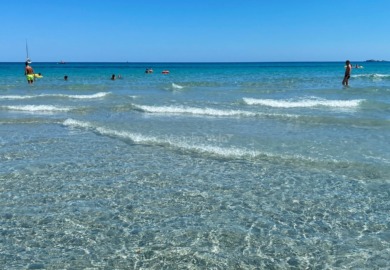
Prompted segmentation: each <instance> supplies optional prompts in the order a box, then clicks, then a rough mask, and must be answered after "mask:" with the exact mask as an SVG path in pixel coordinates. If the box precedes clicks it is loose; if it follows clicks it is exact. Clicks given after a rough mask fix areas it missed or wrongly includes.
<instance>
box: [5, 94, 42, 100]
mask: <svg viewBox="0 0 390 270" xmlns="http://www.w3.org/2000/svg"><path fill="white" fill-rule="evenodd" d="M35 97H37V96H15V95H11V96H0V99H30V98H35Z"/></svg>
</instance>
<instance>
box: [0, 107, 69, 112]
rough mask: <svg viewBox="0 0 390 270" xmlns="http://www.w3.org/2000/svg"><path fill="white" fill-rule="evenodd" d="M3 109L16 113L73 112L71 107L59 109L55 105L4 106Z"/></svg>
mask: <svg viewBox="0 0 390 270" xmlns="http://www.w3.org/2000/svg"><path fill="white" fill-rule="evenodd" d="M3 108H5V109H8V110H14V111H28V112H67V111H70V110H72V108H70V107H58V106H53V105H17V106H3Z"/></svg>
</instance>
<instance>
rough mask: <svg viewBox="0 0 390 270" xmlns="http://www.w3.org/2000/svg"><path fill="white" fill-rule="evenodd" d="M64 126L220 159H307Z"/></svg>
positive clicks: (82, 125) (75, 123)
mask: <svg viewBox="0 0 390 270" xmlns="http://www.w3.org/2000/svg"><path fill="white" fill-rule="evenodd" d="M63 124H64V125H65V126H69V127H74V128H83V129H89V130H93V131H94V132H97V133H99V134H101V135H105V136H112V137H117V138H121V139H126V140H131V141H133V142H134V143H137V144H146V145H149V144H154V145H167V146H169V147H172V148H177V149H181V150H186V151H195V152H198V153H202V154H208V155H216V156H220V157H228V158H256V157H271V158H274V157H276V158H283V159H291V158H299V159H306V160H311V159H307V158H304V157H301V156H295V157H292V156H291V157H290V156H282V157H281V156H278V155H275V154H271V153H266V152H261V151H257V150H250V149H246V148H238V147H220V146H215V145H207V144H202V143H200V142H199V140H195V143H192V141H193V140H190V139H189V140H185V139H178V138H177V137H176V136H174V137H172V136H161V137H156V136H147V135H143V134H140V133H133V132H129V131H120V130H115V129H110V128H106V127H100V126H97V125H95V124H92V123H90V122H83V121H78V120H74V119H67V120H65V121H64V123H63Z"/></svg>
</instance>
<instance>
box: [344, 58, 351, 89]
mask: <svg viewBox="0 0 390 270" xmlns="http://www.w3.org/2000/svg"><path fill="white" fill-rule="evenodd" d="M345 65H346V67H345V74H344V79H343V85H345V86H348V80H349V78H350V77H351V70H352V65H351V62H350V61H349V60H347V61H345Z"/></svg>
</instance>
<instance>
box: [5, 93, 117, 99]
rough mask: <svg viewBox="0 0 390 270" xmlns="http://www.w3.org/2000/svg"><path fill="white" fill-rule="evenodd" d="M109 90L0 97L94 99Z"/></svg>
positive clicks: (6, 97)
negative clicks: (86, 93)
mask: <svg viewBox="0 0 390 270" xmlns="http://www.w3.org/2000/svg"><path fill="white" fill-rule="evenodd" d="M109 94H110V92H99V93H96V94H92V95H66V94H40V95H33V96H31V95H30V96H21V95H8V96H0V99H10V100H16V99H32V98H40V97H62V98H71V99H96V98H103V97H105V96H107V95H109Z"/></svg>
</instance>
